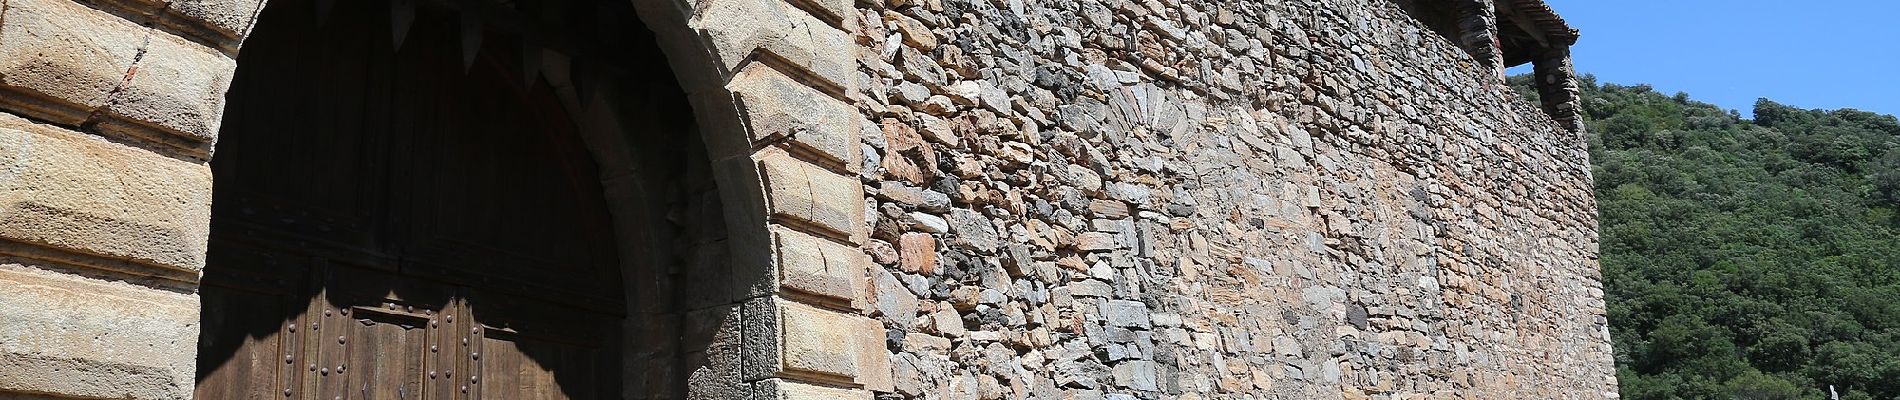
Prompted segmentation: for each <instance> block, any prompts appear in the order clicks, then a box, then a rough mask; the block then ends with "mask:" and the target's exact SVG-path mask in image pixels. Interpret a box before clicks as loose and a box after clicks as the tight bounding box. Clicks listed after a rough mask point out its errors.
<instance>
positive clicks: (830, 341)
mask: <svg viewBox="0 0 1900 400" xmlns="http://www.w3.org/2000/svg"><path fill="white" fill-rule="evenodd" d="M776 303H777V308H778V309H777V311H776V312H777V314H778V318H779V321H780V324H781V325H780V326H779V328H780V330H779V331H778V334H779V335H783V336H782V339H781V342H780V345H781V346H782V347H780V348H779V349H778V354H779V355H780V356H781V357H782V358H780V360H781V362H782V364H781V366H782V368H783V369H782V371H790V372H796V373H807V374H821V375H824V376H829V377H832V379H838V380H840V381H841V382H851V381H852V380H854V379H856V377H857V376H858V361H859V359H860V357H859V356H858V351H857V350H858V349H857V346H858V343H860V342H859V341H858V335H857V334H858V333H859V331H860V330H861V329H860V328H862V327H864V325H862V324H861V323H859V322H858V320H857V319H855V318H854V317H852V316H849V315H845V314H840V313H836V312H832V311H826V310H822V309H818V308H816V307H812V306H808V305H804V304H798V303H794V302H788V301H778V302H776Z"/></svg>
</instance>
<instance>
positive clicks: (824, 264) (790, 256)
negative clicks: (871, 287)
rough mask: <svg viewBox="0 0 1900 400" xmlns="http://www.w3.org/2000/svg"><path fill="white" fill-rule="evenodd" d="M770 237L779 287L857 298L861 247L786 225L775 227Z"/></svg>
mask: <svg viewBox="0 0 1900 400" xmlns="http://www.w3.org/2000/svg"><path fill="white" fill-rule="evenodd" d="M773 237H774V239H775V241H776V242H777V243H778V248H777V251H776V254H777V255H778V267H779V285H780V286H781V287H784V288H786V289H791V290H796V291H799V292H804V293H807V294H813V295H818V296H822V297H825V298H828V299H830V300H832V301H837V302H841V303H842V304H850V303H851V302H852V301H853V300H856V299H858V298H859V294H858V289H859V287H861V286H862V282H863V279H864V276H865V267H864V264H865V260H864V258H865V257H867V256H866V255H865V254H864V252H863V251H860V250H858V249H856V248H852V247H846V246H845V245H842V244H838V243H835V242H832V241H830V240H827V239H823V238H819V237H814V236H811V235H808V234H805V233H801V232H797V231H793V230H789V229H779V230H776V231H774V232H773Z"/></svg>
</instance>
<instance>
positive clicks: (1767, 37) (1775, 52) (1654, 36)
mask: <svg viewBox="0 0 1900 400" xmlns="http://www.w3.org/2000/svg"><path fill="white" fill-rule="evenodd" d="M1547 1H1548V2H1549V3H1550V6H1551V8H1554V9H1556V10H1557V13H1558V14H1560V15H1563V16H1564V19H1566V20H1568V21H1569V22H1570V25H1571V26H1572V27H1575V28H1577V29H1578V30H1581V31H1582V32H1583V36H1582V38H1581V39H1579V40H1578V42H1577V45H1576V47H1574V48H1572V50H1571V51H1572V58H1573V59H1574V60H1575V62H1576V65H1577V71H1578V72H1579V73H1588V74H1596V76H1597V80H1598V81H1599V82H1607V83H1618V84H1625V85H1630V84H1638V83H1647V84H1650V85H1652V86H1654V87H1655V88H1656V90H1657V91H1659V92H1663V93H1667V94H1673V93H1675V92H1678V91H1682V92H1689V95H1690V96H1691V97H1693V98H1695V99H1697V100H1700V101H1704V102H1708V103H1713V104H1715V105H1718V106H1721V107H1723V108H1729V109H1735V110H1739V111H1741V113H1742V116H1743V117H1744V118H1746V117H1748V116H1749V115H1750V112H1749V110H1750V109H1752V108H1753V107H1754V104H1755V99H1756V98H1759V97H1766V98H1769V99H1771V100H1774V101H1776V102H1780V103H1783V104H1789V105H1793V106H1796V107H1800V108H1824V109H1835V108H1857V109H1861V110H1867V111H1874V112H1878V113H1883V114H1900V1H1895V0H1811V1H1786V0H1723V1H1718V0H1547ZM1528 68H1529V65H1525V66H1523V67H1520V68H1518V69H1513V70H1512V71H1513V72H1520V69H1521V70H1523V71H1528Z"/></svg>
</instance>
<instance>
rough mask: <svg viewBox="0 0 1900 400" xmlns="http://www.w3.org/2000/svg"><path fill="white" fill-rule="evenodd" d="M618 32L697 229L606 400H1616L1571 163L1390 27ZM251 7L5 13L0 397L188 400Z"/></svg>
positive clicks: (938, 18)
mask: <svg viewBox="0 0 1900 400" xmlns="http://www.w3.org/2000/svg"><path fill="white" fill-rule="evenodd" d="M430 3H431V4H436V5H440V4H439V3H446V4H451V5H453V4H462V3H460V2H430ZM633 3H634V4H635V6H636V8H637V10H638V12H639V14H640V15H639V17H640V19H641V20H642V21H641V22H644V23H645V24H646V25H647V28H649V29H651V30H653V31H654V34H655V36H656V37H657V41H658V42H659V43H658V44H659V46H660V47H661V48H662V49H663V50H664V52H665V54H666V58H667V62H668V64H669V65H670V66H671V67H672V71H673V73H674V76H673V77H671V78H674V79H677V80H678V81H679V83H680V87H681V88H682V89H683V90H684V91H685V92H686V95H687V97H688V101H689V102H690V103H691V104H692V107H693V116H694V118H695V120H696V124H697V132H696V134H697V135H698V136H699V138H700V139H701V140H703V142H704V145H705V146H706V147H705V151H704V154H703V157H704V160H703V163H704V164H707V165H709V167H708V168H705V169H695V170H692V171H691V172H687V173H685V175H684V177H685V178H687V179H711V180H713V181H715V183H716V188H712V187H706V186H700V185H688V186H689V187H685V188H681V189H682V190H685V193H683V196H682V197H683V198H688V199H690V198H700V199H713V198H716V201H706V202H705V203H706V204H705V205H704V208H694V207H688V208H686V209H685V211H684V212H689V213H694V214H700V213H704V214H708V216H705V217H703V218H689V219H688V220H689V221H714V220H717V221H722V222H723V224H722V225H723V226H722V227H698V228H697V229H685V230H684V231H683V232H680V233H678V234H679V235H681V236H682V237H685V238H687V239H689V240H691V243H689V246H686V249H685V250H684V251H685V252H686V253H690V254H693V256H692V259H691V260H685V261H682V262H681V264H683V265H686V266H689V267H690V269H689V270H686V271H680V273H679V274H677V276H675V275H667V274H650V275H634V274H628V276H629V278H628V279H630V280H632V279H645V278H654V279H679V280H684V281H687V282H674V283H675V284H677V287H678V288H680V289H679V290H681V291H683V292H685V293H682V295H681V298H679V299H677V301H678V303H679V304H675V306H676V307H673V308H663V309H652V310H649V309H645V308H640V307H634V309H636V310H639V311H640V313H653V314H666V315H671V316H670V317H668V318H676V319H677V321H678V322H677V324H678V325H679V327H678V329H677V331H676V333H673V335H677V338H678V339H679V341H680V342H681V343H679V345H680V346H679V348H677V349H670V350H664V351H672V352H676V353H669V354H676V355H677V356H678V358H680V359H681V361H680V363H679V364H678V365H677V367H678V368H681V369H682V370H680V371H664V372H661V373H657V374H653V375H640V374H639V373H640V371H629V375H623V376H630V377H636V378H652V379H654V380H656V381H667V382H644V381H643V382H641V383H635V384H630V385H629V386H628V387H629V390H638V389H639V388H649V387H654V386H664V387H669V388H671V387H681V386H683V387H685V389H684V392H685V394H684V395H677V394H676V393H674V392H672V391H666V390H657V391H645V392H641V391H632V392H629V393H627V394H626V397H629V398H640V397H653V398H678V397H682V396H684V397H689V398H707V399H714V398H783V399H816V398H856V399H869V398H874V397H880V398H930V399H971V398H980V399H996V398H1032V397H1033V398H1056V399H1067V398H1075V399H1095V398H1106V399H1130V398H1276V397H1277V398H1334V397H1342V398H1359V397H1381V398H1386V397H1396V398H1405V397H1412V398H1417V397H1433V398H1437V397H1471V398H1586V397H1606V396H1613V395H1614V390H1615V383H1614V378H1613V377H1612V375H1611V369H1610V352H1609V347H1608V342H1607V336H1606V331H1605V327H1604V323H1603V320H1602V315H1603V309H1602V307H1603V305H1602V301H1601V298H1602V292H1601V290H1600V287H1599V285H1598V283H1597V282H1596V280H1597V273H1596V260H1595V257H1596V236H1595V220H1594V207H1595V206H1594V203H1593V200H1592V199H1591V197H1590V193H1589V188H1590V185H1589V179H1590V178H1589V170H1588V167H1587V160H1586V155H1585V152H1584V145H1583V142H1582V140H1581V139H1580V138H1579V137H1577V135H1576V134H1574V133H1568V132H1566V131H1565V130H1564V129H1563V128H1562V127H1560V126H1559V125H1558V124H1557V123H1555V122H1553V121H1551V120H1550V119H1549V118H1548V117H1546V116H1544V114H1543V113H1542V112H1540V111H1539V110H1538V109H1537V108H1536V107H1535V106H1532V105H1530V104H1528V103H1526V102H1524V101H1523V100H1521V99H1518V98H1516V96H1515V94H1513V92H1511V91H1510V90H1508V88H1505V87H1503V85H1502V82H1501V81H1500V80H1499V79H1498V78H1497V76H1496V75H1495V73H1493V72H1492V70H1487V69H1485V68H1484V67H1480V64H1479V63H1478V62H1476V61H1475V60H1474V59H1472V58H1471V57H1470V56H1469V55H1467V53H1466V52H1465V51H1462V50H1460V48H1459V46H1457V45H1455V44H1453V43H1451V42H1449V41H1447V40H1445V39H1444V38H1443V37H1441V36H1440V35H1437V34H1434V33H1432V32H1429V31H1427V30H1426V29H1424V28H1422V27H1421V26H1420V24H1418V23H1416V22H1415V21H1412V20H1411V19H1410V18H1408V17H1407V16H1406V15H1405V14H1404V12H1403V11H1402V10H1400V9H1399V8H1398V7H1397V6H1396V5H1393V4H1390V3H1388V2H1387V1H1386V0H1320V1H1307V2H1227V1H1213V0H1166V1H1164V0H1145V1H1132V0H1114V1H1096V0H1083V1H1070V0H1060V1H1057V0H1048V1H1041V2H1036V1H1030V0H865V1H861V2H858V3H853V2H851V1H845V0H634V1H633ZM484 4H485V3H484ZM264 6H265V5H264V2H263V1H260V0H178V1H157V0H99V1H74V0H0V321H3V322H0V397H21V396H24V397H31V398H40V397H48V398H137V399H173V398H186V397H189V396H190V395H191V391H192V386H193V379H192V369H193V368H194V365H193V364H194V362H193V361H194V360H193V358H194V357H195V351H194V347H193V346H192V343H194V342H195V340H196V339H197V335H198V326H197V320H198V316H197V314H198V308H197V302H198V298H197V295H196V290H197V283H198V277H199V275H200V274H201V273H202V270H203V269H204V268H206V266H205V259H204V251H205V242H206V237H207V233H208V231H209V218H210V211H209V210H210V209H211V207H210V204H209V202H210V199H211V196H210V193H211V190H213V188H212V187H211V186H212V182H213V180H212V179H211V176H210V170H209V168H207V167H206V162H207V160H208V159H209V158H210V157H211V156H212V151H211V150H212V147H213V145H214V144H215V143H216V140H217V133H218V127H219V123H220V121H221V119H222V116H221V112H222V109H223V108H224V97H223V96H222V94H223V93H224V92H225V90H226V89H227V86H228V82H229V81H230V77H231V76H232V74H233V73H234V71H237V70H238V65H237V64H238V60H239V57H238V52H239V48H240V47H241V46H240V43H242V41H243V37H244V36H245V35H246V34H247V33H248V32H249V31H250V29H251V25H252V24H253V23H255V21H256V16H257V15H258V13H259V10H260V9H262V8H263V7H264ZM311 12H315V10H312V11H311ZM1547 69H1548V70H1550V71H1558V72H1567V69H1568V68H1567V65H1559V64H1553V67H1551V68H1547ZM548 71H549V76H550V79H552V77H553V76H556V75H560V76H566V75H571V74H563V73H561V72H562V71H557V70H556V69H555V68H548ZM1552 76H1555V75H1554V74H1553V75H1552ZM649 78H653V79H666V78H668V77H649ZM557 86H561V85H559V84H557ZM573 86H574V85H571V84H569V85H566V86H562V87H563V89H562V90H563V93H564V95H565V96H569V97H578V95H577V92H579V91H578V90H574V88H573ZM569 101H570V102H572V103H575V104H578V103H579V101H580V99H577V98H570V99H569ZM615 122H616V123H629V124H631V123H639V122H640V121H637V120H625V121H620V120H615ZM609 125H611V124H609ZM620 146H621V145H619V144H612V143H609V144H590V147H592V150H593V151H594V152H595V153H596V154H597V158H601V157H600V156H598V155H599V154H613V153H626V152H625V151H622V150H624V149H620ZM694 153H695V154H696V153H697V152H694ZM692 157H694V158H695V159H697V158H698V157H701V156H699V155H694V156H692ZM596 161H598V162H602V163H603V164H606V165H621V164H625V163H624V162H626V161H628V160H626V159H614V158H602V159H600V160H596ZM695 162H699V161H695ZM610 172H612V171H610ZM603 175H604V176H619V175H617V174H613V173H603ZM616 187H617V188H619V189H609V193H606V195H607V197H608V198H609V199H611V200H612V201H630V200H628V199H636V200H638V199H647V200H652V199H648V198H647V197H641V196H633V195H629V194H628V193H626V191H629V190H634V189H635V188H631V187H618V186H616ZM712 190H716V192H717V195H716V196H713V195H712V194H711V192H710V191H712ZM683 201H691V200H683ZM616 223H617V224H620V225H622V226H630V228H629V229H627V230H625V231H623V232H622V233H625V232H627V231H643V230H648V229H662V228H669V229H670V228H671V227H652V226H632V225H638V224H634V223H631V222H628V221H616ZM688 228H691V227H688ZM722 228H723V229H722ZM722 251H723V252H722ZM648 272H652V271H648ZM652 283H653V282H637V281H630V287H631V286H637V285H641V284H652ZM695 296H696V297H695ZM644 300H652V299H630V300H629V301H630V302H637V301H644ZM665 301H668V300H664V299H661V300H653V301H652V302H653V303H664V302H665ZM636 305H638V304H636ZM674 313H683V315H681V314H674ZM636 315H640V314H639V313H636ZM669 321H672V320H669ZM630 323H631V322H630ZM667 323H669V324H670V323H674V322H667ZM656 326H660V327H663V328H665V329H649V330H639V331H638V332H636V334H637V335H660V336H665V335H667V334H668V333H667V331H666V329H672V328H671V327H672V325H664V324H662V325H656ZM644 339H646V338H645V337H629V338H627V340H628V343H636V344H637V343H646V341H645V340H644ZM656 340H666V339H656ZM628 364H629V365H635V366H653V365H657V364H666V363H665V362H663V361H657V362H645V360H641V359H633V360H630V362H629V363H628ZM655 368H667V366H665V365H660V366H657V367H655ZM630 380H634V379H630ZM678 380H684V381H685V382H677V381H678Z"/></svg>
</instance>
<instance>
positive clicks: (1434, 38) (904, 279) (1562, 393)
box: [851, 0, 1615, 399]
mask: <svg viewBox="0 0 1900 400" xmlns="http://www.w3.org/2000/svg"><path fill="white" fill-rule="evenodd" d="M857 12H858V13H859V14H860V15H862V17H861V20H862V21H864V23H863V25H864V27H863V28H862V29H860V30H858V31H857V38H856V42H857V44H858V45H859V46H861V48H860V49H859V50H858V57H859V60H860V62H861V63H862V64H863V65H864V68H863V70H862V71H860V76H859V77H858V81H859V84H858V87H857V91H856V92H854V93H852V94H851V96H852V97H851V98H852V99H853V100H854V101H855V103H856V105H857V107H858V109H859V111H860V112H862V113H863V114H864V116H865V120H864V121H863V122H861V124H862V125H863V128H862V129H863V131H864V134H863V138H864V144H863V149H864V150H863V151H864V154H865V156H864V167H863V168H862V169H861V171H862V172H861V174H860V176H859V177H860V178H861V179H862V180H863V182H864V184H865V186H866V188H867V189H866V192H867V193H868V194H869V196H868V197H869V199H867V200H866V203H865V208H866V215H867V217H869V218H871V221H870V225H871V226H872V227H873V228H872V233H871V237H872V240H871V241H870V242H868V244H867V245H866V248H867V249H868V250H869V252H870V254H871V255H872V256H873V258H874V260H875V261H876V262H877V263H878V264H879V265H880V266H881V267H882V268H880V269H877V270H875V271H873V273H874V274H875V276H874V277H873V282H874V290H873V291H874V293H875V294H876V296H877V298H876V309H877V314H878V315H877V318H878V319H879V320H880V321H881V322H883V323H884V326H885V328H886V329H887V335H886V344H885V345H886V348H887V349H888V350H889V351H890V353H891V361H890V362H891V364H892V366H893V368H895V370H896V373H895V384H894V387H893V388H892V392H893V393H895V395H896V396H894V397H898V398H947V399H995V398H1028V397H1033V398H1055V399H1069V398H1074V399H1104V398H1106V399H1136V398H1141V399H1150V398H1182V399H1196V398H1260V399H1271V398H1284V399H1308V398H1314V399H1321V398H1346V399H1358V398H1482V399H1533V398H1536V399H1544V398H1602V397H1615V378H1614V373H1613V370H1612V368H1611V351H1610V345H1609V339H1608V332H1607V330H1606V326H1605V322H1604V318H1603V315H1604V303H1603V291H1602V285H1601V284H1600V283H1599V281H1598V276H1599V275H1598V271H1597V236H1596V226H1597V222H1596V217H1595V207H1596V206H1595V202H1594V200H1593V199H1592V197H1591V184H1590V170H1589V164H1588V159H1587V154H1586V152H1585V144H1584V141H1583V140H1582V138H1581V137H1580V136H1581V135H1580V134H1576V133H1571V132H1568V131H1566V130H1565V129H1562V128H1560V127H1559V126H1558V125H1557V124H1555V123H1553V122H1552V120H1551V119H1550V118H1549V117H1547V116H1546V115H1545V114H1544V113H1542V112H1539V110H1538V108H1537V107H1536V106H1534V105H1532V104H1530V103H1528V102H1526V101H1524V100H1522V99H1520V98H1519V97H1518V96H1516V95H1515V94H1513V93H1512V91H1511V90H1509V89H1508V88H1506V87H1504V86H1503V85H1502V83H1501V82H1500V81H1499V79H1498V77H1497V75H1496V74H1495V73H1493V72H1491V71H1490V70H1488V69H1486V68H1485V67H1483V66H1481V65H1482V64H1480V63H1477V62H1474V60H1473V59H1472V58H1471V56H1469V55H1467V54H1466V53H1465V52H1464V51H1461V50H1460V48H1459V46H1458V45H1457V44H1454V43H1451V42H1448V41H1446V40H1445V39H1443V38H1441V37H1440V36H1438V35H1435V34H1433V33H1432V32H1431V31H1429V30H1427V29H1425V28H1424V27H1422V26H1420V25H1419V24H1418V23H1417V22H1415V21H1413V20H1411V19H1410V18H1407V15H1406V14H1405V13H1404V12H1403V11H1402V10H1400V9H1399V7H1396V6H1394V5H1393V4H1391V3H1390V2H1388V1H1383V0H1325V1H1300V2H1225V1H1197V0H1146V1H1133V0H1130V1H1117V0H1107V1H1102V0H1082V1H1044V2H1036V1H1022V0H1011V1H1000V0H999V1H953V0H943V1H937V0H927V1H923V2H921V3H920V4H902V5H892V6H887V7H876V6H872V7H861V8H860V9H859V10H857Z"/></svg>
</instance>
